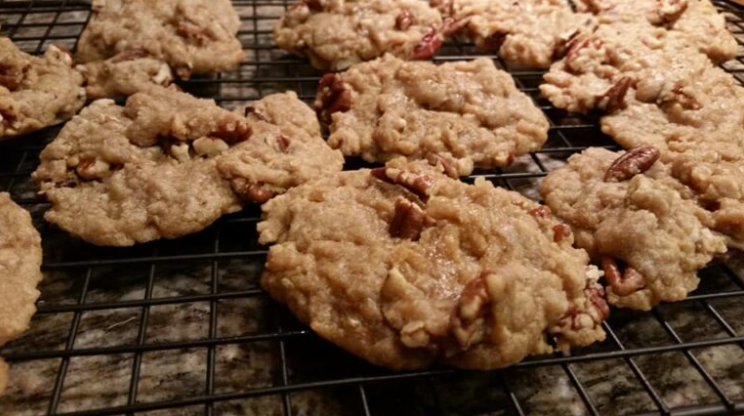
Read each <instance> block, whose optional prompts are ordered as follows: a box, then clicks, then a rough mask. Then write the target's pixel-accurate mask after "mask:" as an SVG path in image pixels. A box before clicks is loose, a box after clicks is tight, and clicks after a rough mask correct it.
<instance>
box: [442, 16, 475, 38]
mask: <svg viewBox="0 0 744 416" xmlns="http://www.w3.org/2000/svg"><path fill="white" fill-rule="evenodd" d="M469 22H470V18H469V17H464V18H459V19H455V18H454V17H447V18H445V19H444V24H443V25H442V34H443V35H444V36H451V35H452V34H454V33H456V32H457V31H459V30H460V29H462V28H463V27H465V26H467V24H468V23H469Z"/></svg>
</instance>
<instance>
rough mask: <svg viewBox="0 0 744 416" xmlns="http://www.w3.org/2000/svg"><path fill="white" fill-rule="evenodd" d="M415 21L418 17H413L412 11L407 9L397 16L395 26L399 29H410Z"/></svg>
mask: <svg viewBox="0 0 744 416" xmlns="http://www.w3.org/2000/svg"><path fill="white" fill-rule="evenodd" d="M415 23H416V18H415V17H413V15H412V14H411V12H410V11H408V10H405V9H404V10H403V11H401V12H400V14H398V16H396V17H395V28H396V29H398V30H408V28H409V27H411V26H412V25H414V24H415Z"/></svg>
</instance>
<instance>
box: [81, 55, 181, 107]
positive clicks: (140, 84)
mask: <svg viewBox="0 0 744 416" xmlns="http://www.w3.org/2000/svg"><path fill="white" fill-rule="evenodd" d="M76 69H77V70H78V71H80V73H82V74H83V75H84V76H85V92H86V95H87V96H88V99H91V100H95V99H99V98H107V97H119V96H124V97H128V96H130V95H132V94H135V93H137V92H139V91H146V90H148V89H150V88H157V87H159V86H161V87H167V86H169V85H171V83H172V82H173V74H172V72H171V68H170V66H168V64H166V63H165V62H163V61H160V60H158V59H155V58H152V57H150V56H149V54H148V53H147V51H145V50H144V49H128V50H126V51H124V52H121V53H119V54H117V55H115V56H113V57H111V58H109V59H106V60H105V61H95V62H91V63H88V64H85V65H78V66H77V67H76Z"/></svg>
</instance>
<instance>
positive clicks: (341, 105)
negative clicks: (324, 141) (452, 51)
mask: <svg viewBox="0 0 744 416" xmlns="http://www.w3.org/2000/svg"><path fill="white" fill-rule="evenodd" d="M315 106H316V109H317V110H318V112H319V114H320V115H321V117H322V119H323V120H324V121H326V122H329V123H330V126H329V127H330V131H331V133H330V136H329V138H328V143H329V144H330V145H331V147H333V148H337V149H340V150H341V151H342V152H343V153H344V154H345V155H347V156H361V157H362V158H363V159H364V160H366V161H369V162H386V161H389V160H392V159H394V158H396V157H401V156H402V157H404V158H406V159H408V160H424V159H431V158H432V157H434V158H438V159H440V160H441V161H442V163H443V166H444V167H445V168H446V169H447V170H448V174H450V175H456V176H465V175H469V174H470V173H472V171H473V169H474V168H475V167H479V168H484V169H493V168H495V167H503V166H508V165H509V164H511V163H512V162H513V161H514V158H515V157H517V156H520V155H523V154H525V153H528V152H531V151H535V150H538V149H540V148H541V147H542V145H543V144H544V143H545V141H546V140H547V132H548V122H547V120H546V119H545V116H544V115H543V113H542V111H540V109H538V108H537V107H536V106H535V104H534V103H533V101H532V99H530V97H529V96H527V95H526V94H524V93H522V92H521V91H519V90H518V89H517V87H516V85H515V84H514V80H513V79H512V78H511V76H510V75H509V74H507V73H506V72H503V71H500V70H498V69H497V68H496V66H495V65H494V63H493V61H492V60H490V59H485V58H481V59H476V60H474V61H470V62H452V63H445V64H442V65H435V64H433V63H430V62H407V61H402V60H400V59H397V58H395V57H393V56H391V55H386V56H384V57H383V58H381V59H378V60H375V61H372V62H366V63H363V64H358V65H354V66H353V67H351V68H350V69H349V70H348V71H346V72H343V73H340V74H328V75H326V76H324V77H323V79H322V80H321V83H320V85H319V87H318V94H317V96H316V99H315Z"/></svg>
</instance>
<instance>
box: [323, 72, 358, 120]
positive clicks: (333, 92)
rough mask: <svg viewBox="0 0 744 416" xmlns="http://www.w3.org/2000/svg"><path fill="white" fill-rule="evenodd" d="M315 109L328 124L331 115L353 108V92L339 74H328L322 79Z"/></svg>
mask: <svg viewBox="0 0 744 416" xmlns="http://www.w3.org/2000/svg"><path fill="white" fill-rule="evenodd" d="M315 108H316V109H317V110H318V112H319V113H320V118H321V120H323V121H324V122H326V123H330V122H331V114H333V113H335V112H337V111H348V110H349V109H350V108H351V90H350V89H349V88H348V87H347V86H346V83H345V82H344V81H343V80H342V79H341V76H340V75H339V74H326V75H324V76H323V78H321V79H320V84H318V98H316V100H315Z"/></svg>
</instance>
